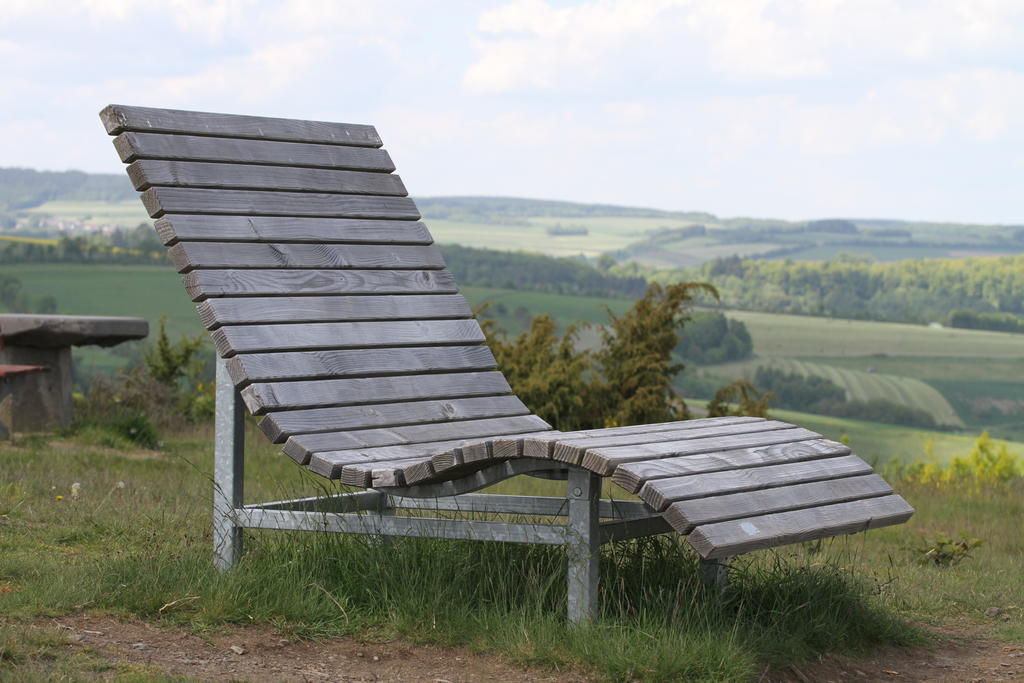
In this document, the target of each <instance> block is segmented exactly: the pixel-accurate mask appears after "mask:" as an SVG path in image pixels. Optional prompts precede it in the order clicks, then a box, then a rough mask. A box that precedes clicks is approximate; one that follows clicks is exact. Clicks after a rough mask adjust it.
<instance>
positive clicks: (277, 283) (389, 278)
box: [181, 268, 459, 301]
mask: <svg viewBox="0 0 1024 683" xmlns="http://www.w3.org/2000/svg"><path fill="white" fill-rule="evenodd" d="M181 280H182V282H184V283H185V289H186V291H188V294H189V296H190V297H192V300H193V301H202V300H203V299H205V298H206V297H211V296H289V295H317V294H424V293H435V294H455V293H456V292H458V291H459V288H458V286H456V284H455V278H453V277H452V274H451V273H450V272H449V271H447V270H362V269H360V270H304V269H296V268H291V269H276V270H247V269H225V270H193V271H191V272H189V273H186V274H185V275H183V276H182V277H181Z"/></svg>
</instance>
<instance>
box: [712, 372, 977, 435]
mask: <svg viewBox="0 0 1024 683" xmlns="http://www.w3.org/2000/svg"><path fill="white" fill-rule="evenodd" d="M761 366H769V367H773V368H777V369H779V370H781V371H783V372H787V373H794V374H797V375H803V376H808V375H817V376H818V377H824V378H825V379H828V380H831V381H832V382H834V383H835V384H837V385H838V386H840V387H842V388H843V389H845V390H846V398H847V400H849V401H870V400H871V399H888V400H890V401H894V402H896V403H900V404H902V405H905V406H910V407H912V408H918V409H920V410H923V411H925V412H926V413H929V414H930V415H932V416H933V417H934V418H935V422H936V423H938V424H941V425H949V426H952V427H963V426H965V425H964V422H963V420H961V419H960V416H959V415H957V412H956V410H954V409H953V406H952V405H950V403H949V401H947V400H946V398H945V397H944V396H943V395H942V394H941V393H939V392H938V391H937V390H936V389H935V388H934V387H932V386H930V385H928V384H926V383H924V382H922V381H921V380H919V379H914V378H912V377H900V376H898V375H883V374H878V373H875V372H862V371H860V370H849V369H846V368H837V367H834V366H831V365H826V364H822V363H814V362H810V361H803V360H797V359H794V358H767V359H760V360H752V361H743V362H739V363H727V364H725V365H719V366H715V367H714V368H712V369H711V370H710V371H711V372H713V373H714V374H717V375H718V376H720V377H727V378H730V379H733V378H738V377H746V378H748V379H752V378H753V376H754V373H755V372H756V371H757V368H758V367H761Z"/></svg>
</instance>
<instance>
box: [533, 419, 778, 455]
mask: <svg viewBox="0 0 1024 683" xmlns="http://www.w3.org/2000/svg"><path fill="white" fill-rule="evenodd" d="M764 421H765V420H764V418H763V417H705V418H701V419H698V420H674V421H672V422H658V423H655V424H649V425H628V426H625V427H607V428H604V429H582V430H578V431H575V432H560V434H559V436H558V438H557V439H546V438H530V439H527V440H526V441H524V442H523V457H527V458H551V457H554V452H555V450H557V443H558V442H559V441H569V440H573V439H584V438H589V437H595V438H601V437H610V436H622V435H628V434H633V435H636V434H639V435H643V434H653V433H655V432H665V431H672V430H678V429H697V428H699V427H710V426H714V425H726V424H743V423H747V422H764ZM565 462H572V461H571V460H569V461H565ZM572 464H579V463H578V462H572Z"/></svg>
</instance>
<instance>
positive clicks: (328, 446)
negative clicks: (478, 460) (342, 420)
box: [283, 415, 549, 479]
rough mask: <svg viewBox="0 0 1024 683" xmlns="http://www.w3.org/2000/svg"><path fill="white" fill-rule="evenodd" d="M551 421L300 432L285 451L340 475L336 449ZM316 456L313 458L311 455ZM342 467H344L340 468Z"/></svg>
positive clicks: (508, 430) (467, 435) (529, 418)
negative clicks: (336, 466)
mask: <svg viewBox="0 0 1024 683" xmlns="http://www.w3.org/2000/svg"><path fill="white" fill-rule="evenodd" d="M547 428H549V425H548V424H547V423H546V422H544V420H542V419H540V418H539V417H537V416H536V415H522V416H516V417H498V418H487V419H483V420H465V421H461V422H443V423H440V424H426V425H409V426H406V427H391V428H388V429H360V430H353V431H348V432H326V433H323V434H300V435H298V436H293V437H291V438H290V439H288V441H286V442H285V445H284V449H283V450H284V452H285V453H286V454H287V455H289V456H290V457H292V458H294V459H295V460H297V461H298V462H300V463H303V464H305V463H309V465H310V469H311V470H313V471H314V472H316V473H317V474H323V475H324V476H329V477H331V478H332V479H334V478H337V474H336V472H337V470H335V469H334V462H335V461H337V460H338V459H339V457H342V456H339V455H338V454H337V453H335V451H343V450H349V451H351V450H352V449H357V448H372V447H374V446H398V445H400V444H414V443H426V442H431V441H446V440H449V439H465V440H469V439H473V438H477V437H489V436H493V435H503V434H515V433H518V432H537V431H540V430H542V429H547ZM314 454H315V457H314V458H313V460H312V461H311V460H310V456H313V455H314ZM339 469H340V468H339Z"/></svg>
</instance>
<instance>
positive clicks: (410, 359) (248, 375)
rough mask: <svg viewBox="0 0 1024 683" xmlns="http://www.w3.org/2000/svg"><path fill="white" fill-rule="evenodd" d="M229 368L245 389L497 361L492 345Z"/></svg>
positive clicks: (312, 355)
mask: <svg viewBox="0 0 1024 683" xmlns="http://www.w3.org/2000/svg"><path fill="white" fill-rule="evenodd" d="M227 365H228V372H229V373H230V374H231V380H232V381H233V382H234V383H235V385H236V386H239V385H243V384H248V383H249V382H259V381H264V382H266V381H276V380H298V379H303V380H309V379H329V378H335V377H337V378H344V377H374V376H377V375H401V374H410V373H430V372H459V371H471V370H493V369H494V366H495V362H494V356H493V355H492V354H491V350H490V349H488V348H487V347H486V346H427V347H420V348H403V349H354V350H346V351H300V352H291V353H250V354H244V355H240V356H234V357H232V358H229V359H228V362H227Z"/></svg>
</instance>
